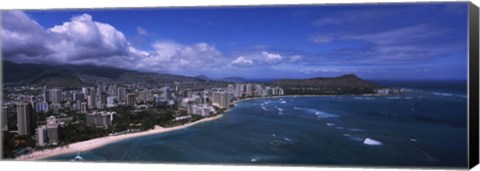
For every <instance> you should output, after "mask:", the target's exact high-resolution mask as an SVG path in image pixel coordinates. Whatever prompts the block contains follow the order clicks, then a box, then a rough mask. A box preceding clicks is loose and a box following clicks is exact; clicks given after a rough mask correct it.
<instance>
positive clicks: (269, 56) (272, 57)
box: [262, 51, 282, 63]
mask: <svg viewBox="0 0 480 171" xmlns="http://www.w3.org/2000/svg"><path fill="white" fill-rule="evenodd" d="M262 55H263V57H264V58H265V60H266V61H267V62H270V63H273V62H278V61H280V60H282V56H281V55H280V54H277V53H269V52H266V51H263V52H262Z"/></svg>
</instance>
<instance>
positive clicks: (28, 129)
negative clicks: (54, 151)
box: [17, 103, 37, 135]
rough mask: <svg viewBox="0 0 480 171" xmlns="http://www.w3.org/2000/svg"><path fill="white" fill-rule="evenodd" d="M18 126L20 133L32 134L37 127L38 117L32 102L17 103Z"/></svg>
mask: <svg viewBox="0 0 480 171" xmlns="http://www.w3.org/2000/svg"><path fill="white" fill-rule="evenodd" d="M17 127H18V134H19V135H31V134H33V133H34V132H35V129H36V127H37V117H36V114H35V112H34V111H33V108H32V105H30V103H18V104H17Z"/></svg>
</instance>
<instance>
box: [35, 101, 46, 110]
mask: <svg viewBox="0 0 480 171" xmlns="http://www.w3.org/2000/svg"><path fill="white" fill-rule="evenodd" d="M35 112H48V103H47V102H36V103H35Z"/></svg>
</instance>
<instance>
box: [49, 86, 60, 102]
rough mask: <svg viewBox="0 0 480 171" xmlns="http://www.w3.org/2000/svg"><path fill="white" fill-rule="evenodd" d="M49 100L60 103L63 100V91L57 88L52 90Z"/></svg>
mask: <svg viewBox="0 0 480 171" xmlns="http://www.w3.org/2000/svg"><path fill="white" fill-rule="evenodd" d="M49 99H50V102H52V103H60V102H61V101H62V100H63V94H62V90H60V89H57V88H53V89H50V90H49Z"/></svg>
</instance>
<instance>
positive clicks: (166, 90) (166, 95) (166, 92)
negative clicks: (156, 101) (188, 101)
mask: <svg viewBox="0 0 480 171" xmlns="http://www.w3.org/2000/svg"><path fill="white" fill-rule="evenodd" d="M162 91H163V94H162V95H163V97H164V98H165V99H167V100H168V99H170V98H172V94H171V93H170V87H169V86H165V87H163V89H162Z"/></svg>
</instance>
